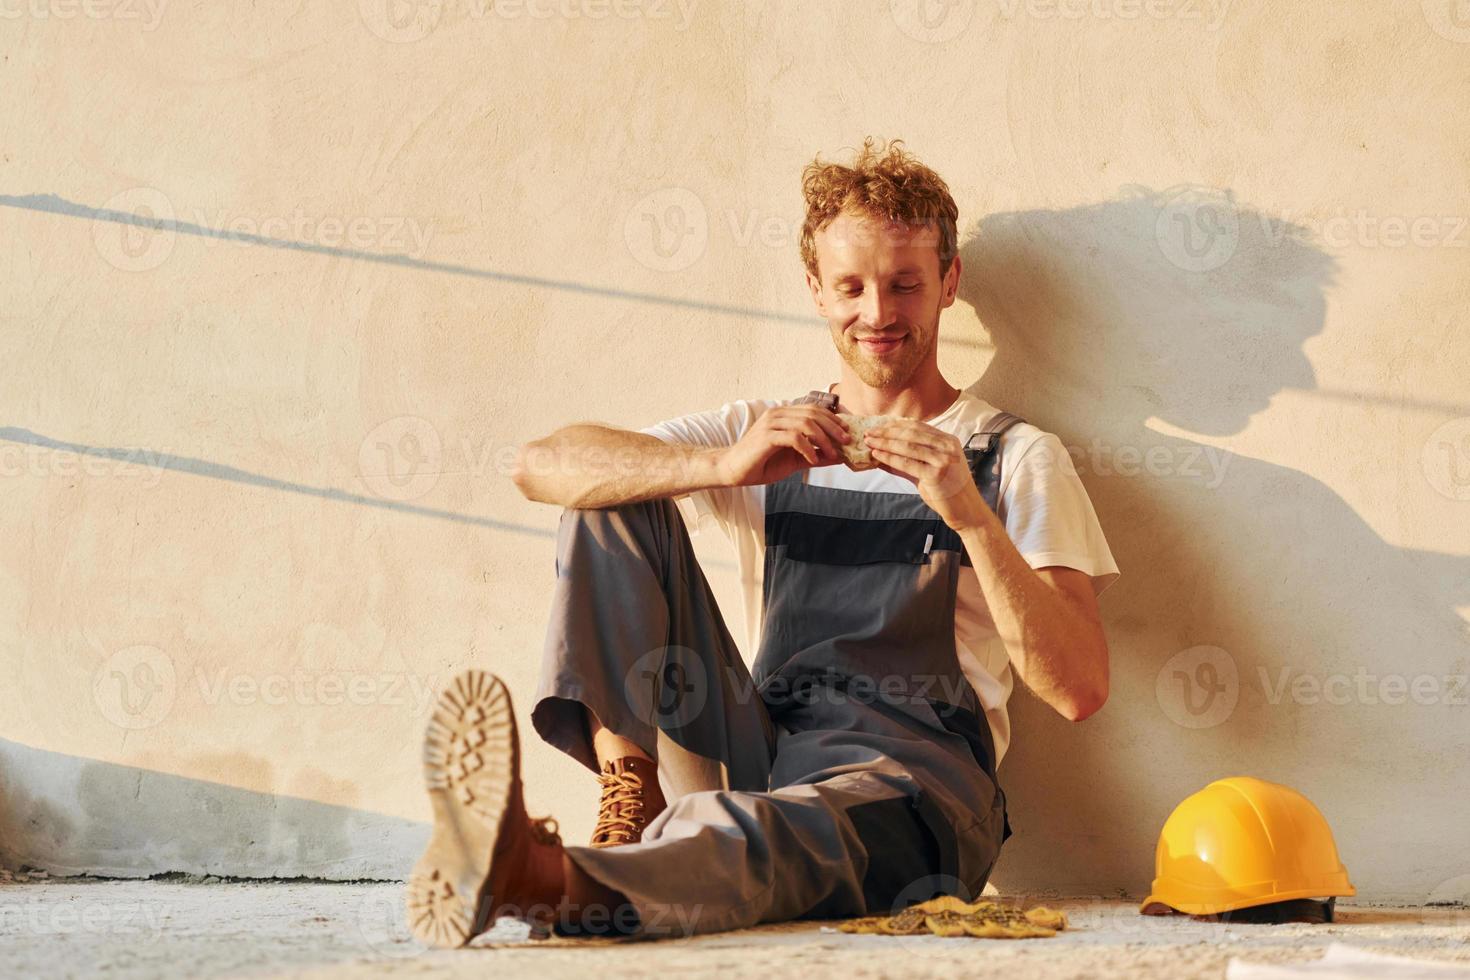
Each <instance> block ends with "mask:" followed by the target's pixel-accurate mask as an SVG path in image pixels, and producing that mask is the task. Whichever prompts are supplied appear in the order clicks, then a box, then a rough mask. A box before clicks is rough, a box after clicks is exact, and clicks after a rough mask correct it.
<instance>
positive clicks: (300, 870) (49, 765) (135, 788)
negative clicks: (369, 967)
mask: <svg viewBox="0 0 1470 980" xmlns="http://www.w3.org/2000/svg"><path fill="white" fill-rule="evenodd" d="M241 764H242V765H249V764H259V763H258V762H256V763H252V762H250V761H249V760H242V761H241ZM428 836H429V828H428V826H427V825H426V824H422V823H418V822H415V821H412V820H404V819H401V818H398V817H389V816H384V815H382V814H378V813H370V812H368V811H364V810H357V809H353V808H352V807H344V806H334V805H331V804H326V803H316V802H313V801H311V800H303V799H297V798H294V797H289V796H281V795H277V794H271V793H256V792H252V791H250V790H243V789H237V788H235V787H232V786H224V785H221V784H219V783H211V782H207V781H205V780H200V779H189V778H186V777H183V776H172V775H169V774H167V773H161V772H153V771H151V770H147V769H137V768H134V767H132V766H120V765H114V764H112V763H108V762H99V761H96V760H93V759H82V758H78V757H76V756H71V755H62V754H60V753H56V752H48V751H46V750H44V749H37V748H32V747H31V746H28V745H23V744H21V743H19V742H12V741H8V740H5V739H0V867H6V868H10V869H16V868H18V867H20V866H21V865H28V866H30V867H34V868H41V869H44V870H46V871H49V872H51V873H52V874H58V875H71V874H92V875H106V876H115V877H124V878H131V877H147V876H149V875H154V874H159V873H162V872H182V873H185V874H195V875H208V874H217V875H231V876H238V877H246V878H249V877H260V878H294V877H298V876H299V877H310V878H324V879H334V880H358V879H379V880H392V881H399V880H403V879H404V878H406V877H407V875H408V872H409V870H410V869H411V867H412V862H413V861H414V860H415V859H417V857H418V855H419V854H420V853H422V851H423V848H424V845H425V843H426V842H427V840H428Z"/></svg>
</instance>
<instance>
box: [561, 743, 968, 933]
mask: <svg viewBox="0 0 1470 980" xmlns="http://www.w3.org/2000/svg"><path fill="white" fill-rule="evenodd" d="M940 847H941V844H940V842H939V841H937V840H936V839H935V835H934V834H933V833H932V832H931V830H930V827H929V825H928V824H927V823H926V822H925V820H924V814H923V813H922V812H921V809H920V803H919V801H918V800H917V799H916V798H915V797H914V796H912V795H910V792H909V790H908V789H907V788H906V787H905V786H904V785H902V783H901V782H900V781H895V780H891V779H890V778H889V777H888V776H887V774H885V773H881V772H878V771H874V770H859V771H853V772H847V773H844V774H841V775H837V776H833V777H830V778H828V779H824V780H822V781H820V782H815V783H804V784H799V785H793V786H784V787H781V788H779V789H776V790H772V791H771V792H767V793H752V792H740V791H730V790H708V791H704V792H698V793H693V794H690V795H689V796H685V797H683V798H681V799H679V800H678V801H676V802H675V803H672V804H670V806H669V808H668V809H667V810H665V811H664V812H663V814H661V815H660V816H659V818H658V819H657V820H655V821H654V822H653V823H651V824H650V825H649V826H648V829H647V830H645V832H644V835H643V840H642V841H640V842H639V843H637V844H628V845H625V846H622V847H612V848H604V849H598V848H590V847H569V848H567V855H568V856H569V857H570V858H571V859H572V860H573V861H574V862H576V864H577V865H578V867H580V868H581V869H582V870H583V871H584V872H586V873H587V874H588V875H589V876H590V877H592V878H594V879H596V880H597V881H599V882H601V883H602V884H604V885H606V886H607V887H609V888H612V889H614V890H615V891H618V892H621V893H622V894H623V895H624V896H626V897H627V899H628V901H629V903H630V904H631V905H632V906H633V907H634V909H636V911H637V916H638V923H639V926H640V931H641V932H642V934H644V935H646V936H651V937H668V936H688V935H693V934H696V933H709V932H720V931H723V930H727V929H740V928H744V927H747V926H752V925H756V924H757V923H761V922H780V921H785V920H788V919H798V918H842V917H846V916H851V915H860V914H864V913H872V914H884V915H886V914H889V913H892V912H894V911H896V910H897V908H898V907H902V906H903V905H907V904H908V903H909V902H912V901H918V900H922V899H926V898H929V897H931V895H932V894H934V893H935V892H937V891H943V890H945V885H944V882H943V876H942V875H941V874H940V873H939V870H938V869H939V868H940V866H941V865H940V862H941V857H940V853H939V852H940Z"/></svg>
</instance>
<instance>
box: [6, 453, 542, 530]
mask: <svg viewBox="0 0 1470 980" xmlns="http://www.w3.org/2000/svg"><path fill="white" fill-rule="evenodd" d="M0 440H4V441H6V442H15V443H21V444H23V445H27V446H37V447H39V448H41V449H54V450H62V451H65V452H72V453H77V454H78V455H83V456H96V457H100V458H102V459H110V460H113V461H114V462H119V463H131V464H133V465H135V466H142V467H145V468H150V469H161V470H173V471H174V472H176V473H188V474H190V475H191V476H203V477H208V478H209V479H213V480H225V481H228V482H230V483H243V484H245V485H247V486H253V487H261V488H263V489H266V490H283V491H285V492H287V493H299V494H304V495H306V496H308V497H320V498H322V499H323V500H335V501H337V502H339V503H344V504H359V505H361V506H364V507H380V508H382V509H383V510H391V511H397V512H398V513H400V514H413V515H416V516H418V517H434V518H438V519H439V520H445V521H454V522H455V523H458V524H473V525H476V526H478V527H489V528H494V529H495V530H497V531H513V532H515V533H517V534H529V535H532V536H534V537H538V538H555V537H556V532H555V531H549V530H546V529H545V528H539V527H530V526H528V525H525V524H514V523H511V522H510V521H497V520H493V519H492V518H489V517H478V516H476V515H474V514H458V513H455V512H454V511H452V510H440V509H439V508H436V507H421V506H419V505H418V504H410V503H405V502H402V501H397V500H383V499H382V498H379V497H368V496H365V495H363V494H360V493H349V492H347V491H346V490H338V489H336V488H335V487H314V486H310V485H309V484H305V483H294V482H292V481H290V480H278V479H276V478H275V477H273V476H265V475H263V474H261V473H251V472H250V471H249V470H242V469H239V468H238V467H234V466H227V465H225V464H223V463H212V462H210V461H209V460H207V459H195V458H193V457H191V456H175V455H173V454H172V453H160V452H155V451H154V450H151V449H116V448H113V447H109V446H87V445H83V444H82V443H77V442H63V441H62V440H60V439H52V438H51V437H50V436H43V435H41V434H39V433H36V432H32V431H31V430H30V429H20V428H16V427H15V426H0Z"/></svg>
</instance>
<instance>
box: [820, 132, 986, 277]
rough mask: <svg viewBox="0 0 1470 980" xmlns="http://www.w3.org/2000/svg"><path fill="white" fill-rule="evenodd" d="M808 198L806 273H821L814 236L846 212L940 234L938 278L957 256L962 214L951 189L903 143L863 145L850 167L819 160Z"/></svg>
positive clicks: (865, 142) (866, 142)
mask: <svg viewBox="0 0 1470 980" xmlns="http://www.w3.org/2000/svg"><path fill="white" fill-rule="evenodd" d="M801 191H802V196H803V197H805V198H806V222H805V223H804V224H803V225H802V228H801V261H802V263H803V264H804V265H805V266H806V269H807V271H808V272H810V273H811V274H812V275H813V276H814V277H816V278H818V279H820V278H821V275H820V273H818V271H817V249H816V233H817V232H819V231H821V230H822V229H823V228H825V227H827V225H828V224H829V223H830V222H831V221H832V219H833V218H836V217H837V216H838V215H839V214H841V213H842V212H843V211H850V212H854V213H857V214H863V215H867V216H869V217H873V218H878V219H883V220H886V221H892V222H898V223H900V224H904V225H908V226H910V227H914V228H919V227H924V226H926V225H930V224H933V225H937V226H938V229H939V275H940V276H941V277H943V276H944V275H945V274H946V273H948V272H949V266H950V263H951V262H953V261H954V257H955V255H956V254H957V252H958V245H957V239H958V237H959V236H958V230H957V226H958V223H959V217H960V211H959V208H957V207H955V203H954V198H953V197H951V196H950V194H949V185H947V184H945V182H944V180H943V179H942V178H941V177H940V176H939V175H938V174H937V173H935V172H934V171H933V170H930V169H929V168H928V167H926V166H924V165H923V164H922V163H920V162H919V161H918V159H917V158H915V157H914V155H913V154H911V153H909V152H908V151H906V150H905V149H904V148H903V140H892V141H891V142H889V143H887V144H882V143H879V144H876V145H875V141H874V139H873V137H871V136H869V137H867V138H866V139H864V140H863V148H862V149H861V150H859V151H858V152H857V158H856V159H855V160H853V162H852V166H850V167H844V166H842V165H841V164H837V163H823V162H822V159H821V155H820V154H818V155H817V157H816V158H815V159H813V160H812V162H811V163H809V164H807V165H806V167H805V168H804V169H803V170H802V173H801Z"/></svg>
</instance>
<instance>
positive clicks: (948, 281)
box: [939, 255, 960, 310]
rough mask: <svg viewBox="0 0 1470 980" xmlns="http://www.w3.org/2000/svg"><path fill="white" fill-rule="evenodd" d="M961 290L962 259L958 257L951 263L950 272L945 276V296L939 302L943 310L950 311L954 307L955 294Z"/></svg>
mask: <svg viewBox="0 0 1470 980" xmlns="http://www.w3.org/2000/svg"><path fill="white" fill-rule="evenodd" d="M959 289H960V257H959V256H958V255H956V256H955V257H954V258H953V259H952V260H951V261H950V263H949V271H948V272H947V273H945V275H944V296H943V297H942V298H941V300H940V302H939V308H940V309H941V310H943V309H948V308H949V307H951V306H953V305H954V298H955V294H956V293H958V292H959Z"/></svg>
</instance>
